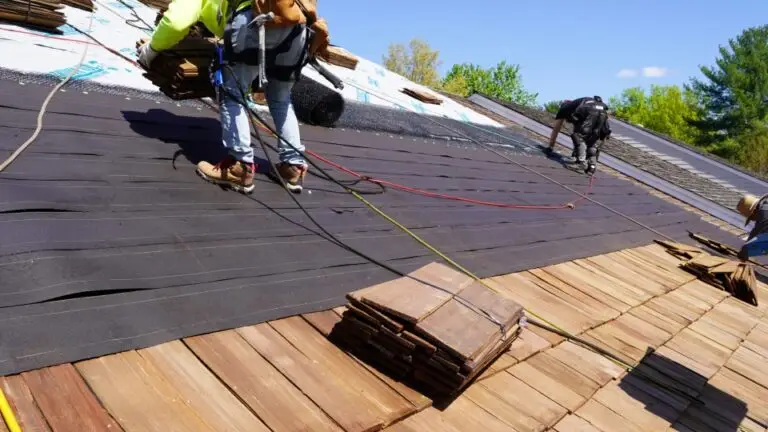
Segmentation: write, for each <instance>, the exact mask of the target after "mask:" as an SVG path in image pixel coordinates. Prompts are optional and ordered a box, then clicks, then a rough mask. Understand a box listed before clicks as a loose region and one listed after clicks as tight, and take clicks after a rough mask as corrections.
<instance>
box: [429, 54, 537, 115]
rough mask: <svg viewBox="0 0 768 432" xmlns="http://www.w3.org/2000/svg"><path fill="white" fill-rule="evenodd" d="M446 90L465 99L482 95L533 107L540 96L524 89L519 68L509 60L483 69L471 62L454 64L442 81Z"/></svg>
mask: <svg viewBox="0 0 768 432" xmlns="http://www.w3.org/2000/svg"><path fill="white" fill-rule="evenodd" d="M442 87H443V88H451V89H454V90H460V91H461V93H458V94H461V95H462V96H469V95H471V94H472V93H483V94H486V95H489V96H492V97H495V98H497V99H500V100H503V101H507V102H514V103H518V104H521V105H528V106H532V105H535V104H536V98H537V97H538V93H530V92H528V91H526V90H525V88H524V87H523V78H522V75H521V74H520V66H519V65H510V64H507V62H506V61H501V62H499V63H498V64H497V65H496V66H494V67H491V68H488V69H484V68H482V67H480V66H478V65H475V64H471V63H463V64H456V65H453V67H452V68H451V70H450V71H448V74H446V76H445V78H443V81H442Z"/></svg>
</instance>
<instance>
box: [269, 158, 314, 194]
mask: <svg viewBox="0 0 768 432" xmlns="http://www.w3.org/2000/svg"><path fill="white" fill-rule="evenodd" d="M308 168H309V167H308V166H306V165H290V164H287V163H283V162H280V163H278V164H277V172H278V173H279V174H280V177H282V178H283V180H284V181H285V187H286V188H288V190H289V191H291V192H301V191H302V189H304V187H303V185H302V183H303V182H304V176H305V175H306V174H307V169H308Z"/></svg>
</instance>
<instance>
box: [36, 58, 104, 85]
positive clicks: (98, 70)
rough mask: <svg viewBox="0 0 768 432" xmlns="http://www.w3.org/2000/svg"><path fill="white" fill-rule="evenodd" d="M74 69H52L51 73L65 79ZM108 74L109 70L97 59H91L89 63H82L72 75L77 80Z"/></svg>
mask: <svg viewBox="0 0 768 432" xmlns="http://www.w3.org/2000/svg"><path fill="white" fill-rule="evenodd" d="M73 69H74V67H68V68H63V69H58V70H55V71H51V74H52V75H55V76H57V77H58V78H61V79H64V78H65V77H66V76H68V75H69V74H70V73H72V70H73ZM113 69H114V68H113ZM106 74H107V71H106V70H105V69H104V68H103V67H102V66H101V65H100V64H99V62H97V61H95V60H91V61H89V62H88V63H84V64H82V65H81V66H80V68H79V69H78V70H77V72H76V73H75V74H74V75H73V76H72V78H71V79H72V80H75V81H77V80H83V79H93V78H96V77H100V76H102V75H106Z"/></svg>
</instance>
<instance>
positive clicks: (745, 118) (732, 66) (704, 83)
mask: <svg viewBox="0 0 768 432" xmlns="http://www.w3.org/2000/svg"><path fill="white" fill-rule="evenodd" d="M700 70H701V73H702V74H703V75H704V79H698V78H694V79H692V80H691V83H690V86H689V88H691V89H692V90H693V91H695V92H696V94H697V95H698V96H699V98H700V99H701V101H702V102H703V105H704V107H705V109H706V116H705V117H704V118H703V119H702V121H700V122H698V123H697V125H698V126H699V127H701V128H702V130H704V131H706V132H710V133H711V135H710V137H711V138H712V139H714V140H718V139H721V138H722V137H723V135H725V136H730V137H734V136H737V135H740V134H743V133H747V132H748V131H749V130H750V129H753V128H757V129H758V130H760V129H762V126H763V125H764V124H766V116H767V115H768V104H766V102H768V26H761V27H752V28H748V29H746V30H744V31H743V32H742V33H741V34H740V35H739V36H738V37H737V38H736V39H735V40H734V39H729V41H728V47H723V46H721V47H720V57H719V58H718V59H717V60H716V61H715V66H712V67H707V66H701V67H700Z"/></svg>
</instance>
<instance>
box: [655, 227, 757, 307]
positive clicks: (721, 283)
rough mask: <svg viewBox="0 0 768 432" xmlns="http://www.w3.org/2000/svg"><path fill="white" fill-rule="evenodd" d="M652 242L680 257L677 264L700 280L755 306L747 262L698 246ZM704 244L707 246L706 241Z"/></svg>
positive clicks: (752, 273) (752, 274)
mask: <svg viewBox="0 0 768 432" xmlns="http://www.w3.org/2000/svg"><path fill="white" fill-rule="evenodd" d="M704 240H706V241H707V242H711V240H708V239H704ZM656 242H657V243H659V244H660V245H662V246H664V247H665V248H666V249H667V252H669V253H670V254H672V255H674V256H676V257H678V258H679V259H681V260H683V262H682V263H681V264H680V267H682V268H684V269H685V270H687V271H689V272H690V273H693V274H694V275H696V276H697V277H698V278H699V279H700V280H702V281H704V282H706V283H708V284H710V285H713V286H716V287H718V288H720V289H722V290H724V291H726V292H728V293H730V294H731V295H733V296H734V297H736V298H737V299H739V300H741V301H743V302H746V303H749V304H752V305H754V306H757V294H756V293H757V289H756V288H757V278H756V276H755V271H754V269H753V268H752V266H751V265H750V264H748V263H744V262H739V261H735V260H731V259H728V258H723V257H718V256H714V255H710V254H708V253H706V252H704V251H703V250H702V249H699V248H696V247H693V246H688V245H684V244H681V243H674V242H669V241H662V240H657V241H656ZM705 244H707V245H708V246H709V245H710V244H709V243H706V242H705ZM712 246H714V247H715V249H716V250H718V251H720V250H725V249H723V247H722V246H719V245H712Z"/></svg>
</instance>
